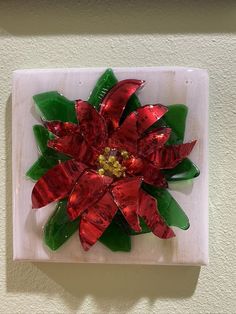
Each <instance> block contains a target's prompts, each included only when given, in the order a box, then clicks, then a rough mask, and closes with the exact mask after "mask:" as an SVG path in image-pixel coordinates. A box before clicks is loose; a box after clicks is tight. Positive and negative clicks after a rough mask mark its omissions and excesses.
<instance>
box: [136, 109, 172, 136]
mask: <svg viewBox="0 0 236 314" xmlns="http://www.w3.org/2000/svg"><path fill="white" fill-rule="evenodd" d="M167 111H168V108H167V107H165V106H163V105H160V104H157V105H146V106H143V107H141V108H138V109H137V113H138V123H137V124H138V131H139V132H140V133H143V132H144V131H146V130H147V129H148V128H149V127H150V126H151V125H153V123H155V122H156V121H157V120H159V119H160V118H161V117H162V116H163V115H164V114H165V113H166V112H167Z"/></svg>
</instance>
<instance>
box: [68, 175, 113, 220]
mask: <svg viewBox="0 0 236 314" xmlns="http://www.w3.org/2000/svg"><path fill="white" fill-rule="evenodd" d="M111 183H112V178H110V177H107V176H101V175H99V174H98V173H97V172H94V171H85V172H84V173H83V175H82V176H81V177H80V178H79V180H78V181H77V182H76V185H75V187H74V189H73V191H72V192H71V194H70V196H69V199H68V203H67V212H68V215H69V217H70V219H71V220H74V219H76V218H77V217H78V216H80V215H81V214H82V212H84V211H85V210H86V209H89V208H90V207H91V206H93V205H94V204H95V203H96V202H97V201H98V200H99V199H100V198H101V197H102V196H103V194H104V193H105V192H106V190H107V187H108V186H109V185H110V184H111Z"/></svg>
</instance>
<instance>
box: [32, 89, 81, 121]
mask: <svg viewBox="0 0 236 314" xmlns="http://www.w3.org/2000/svg"><path fill="white" fill-rule="evenodd" d="M33 99H34V101H35V106H36V109H37V111H38V112H39V114H40V116H41V117H42V118H43V119H44V120H48V121H51V120H60V121H62V122H74V123H77V118H76V113H75V102H74V101H70V100H68V99H67V98H65V97H64V96H62V95H61V94H59V93H58V92H46V93H42V94H38V95H35V96H34V97H33Z"/></svg>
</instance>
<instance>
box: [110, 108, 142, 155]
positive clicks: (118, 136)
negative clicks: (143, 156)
mask: <svg viewBox="0 0 236 314" xmlns="http://www.w3.org/2000/svg"><path fill="white" fill-rule="evenodd" d="M138 138H139V134H138V132H137V115H136V113H134V112H133V113H131V114H130V115H129V119H128V120H125V121H124V123H123V124H122V125H121V126H120V127H119V128H117V129H116V131H115V132H114V133H113V134H112V136H111V138H110V139H109V146H110V147H112V148H118V149H124V150H127V151H128V152H129V153H132V154H136V153H137V140H138Z"/></svg>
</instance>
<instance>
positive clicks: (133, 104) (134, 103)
mask: <svg viewBox="0 0 236 314" xmlns="http://www.w3.org/2000/svg"><path fill="white" fill-rule="evenodd" d="M139 107H141V103H140V101H139V99H138V96H137V95H135V94H133V95H132V96H131V97H130V99H129V101H128V103H127V105H126V107H125V110H124V112H123V114H122V116H121V119H120V124H121V123H123V122H124V120H125V118H126V117H127V116H128V115H129V114H130V113H131V112H133V111H135V110H137V109H138V108H139Z"/></svg>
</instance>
